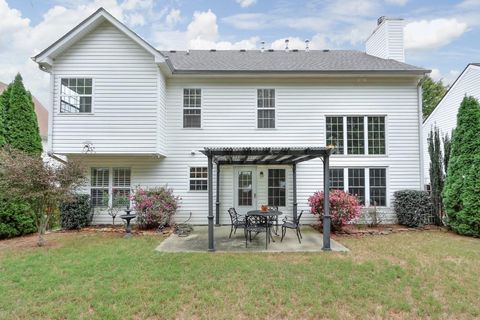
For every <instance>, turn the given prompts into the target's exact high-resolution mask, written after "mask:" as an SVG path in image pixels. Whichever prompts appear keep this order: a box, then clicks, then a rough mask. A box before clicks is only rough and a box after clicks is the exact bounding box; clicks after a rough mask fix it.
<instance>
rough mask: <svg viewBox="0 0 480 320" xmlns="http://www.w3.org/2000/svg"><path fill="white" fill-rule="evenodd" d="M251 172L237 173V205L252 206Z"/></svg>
mask: <svg viewBox="0 0 480 320" xmlns="http://www.w3.org/2000/svg"><path fill="white" fill-rule="evenodd" d="M252 191H253V186H252V172H251V171H240V172H239V173H238V205H239V206H251V205H252V203H253V202H252V200H253V197H252Z"/></svg>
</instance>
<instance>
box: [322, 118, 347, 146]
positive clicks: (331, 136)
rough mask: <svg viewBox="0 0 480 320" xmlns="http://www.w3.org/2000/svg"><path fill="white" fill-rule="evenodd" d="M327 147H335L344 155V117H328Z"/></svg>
mask: <svg viewBox="0 0 480 320" xmlns="http://www.w3.org/2000/svg"><path fill="white" fill-rule="evenodd" d="M326 123H327V146H329V145H334V146H335V148H336V152H337V154H343V117H327V119H326Z"/></svg>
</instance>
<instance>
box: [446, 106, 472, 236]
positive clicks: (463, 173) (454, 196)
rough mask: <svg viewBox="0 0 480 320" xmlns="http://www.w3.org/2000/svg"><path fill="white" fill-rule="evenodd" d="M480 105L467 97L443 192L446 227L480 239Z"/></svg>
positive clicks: (456, 130) (454, 133)
mask: <svg viewBox="0 0 480 320" xmlns="http://www.w3.org/2000/svg"><path fill="white" fill-rule="evenodd" d="M479 155H480V104H479V102H478V101H477V100H476V99H475V98H473V97H465V98H464V99H463V101H462V104H461V105H460V109H459V110H458V115H457V127H456V128H455V130H454V132H453V136H452V142H451V151H450V160H449V161H448V168H447V177H446V179H445V186H444V188H443V193H442V196H443V203H444V205H445V211H446V213H447V225H448V226H449V227H450V228H451V229H452V230H453V231H455V232H458V233H460V234H463V235H469V236H477V237H480V211H479V206H478V205H479V204H480V174H479V170H480V156H479Z"/></svg>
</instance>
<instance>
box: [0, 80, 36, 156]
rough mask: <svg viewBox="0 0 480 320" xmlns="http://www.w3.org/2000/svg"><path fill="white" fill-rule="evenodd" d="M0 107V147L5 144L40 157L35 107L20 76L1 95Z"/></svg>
mask: <svg viewBox="0 0 480 320" xmlns="http://www.w3.org/2000/svg"><path fill="white" fill-rule="evenodd" d="M0 105H1V107H0V110H1V113H2V116H1V118H0V120H1V121H2V124H1V125H0V130H1V134H0V136H1V137H2V138H0V145H4V144H6V145H9V146H10V147H12V148H14V149H18V150H22V151H24V152H26V153H28V154H31V155H40V154H41V152H42V139H41V137H40V131H39V129H38V122H37V116H36V114H35V106H34V104H33V100H32V95H31V94H30V92H28V91H27V90H26V89H25V87H24V86H23V80H22V76H21V75H20V74H17V76H16V77H15V80H14V81H13V82H12V83H11V84H10V85H9V86H8V88H7V90H5V91H4V92H3V93H2V95H1V97H0Z"/></svg>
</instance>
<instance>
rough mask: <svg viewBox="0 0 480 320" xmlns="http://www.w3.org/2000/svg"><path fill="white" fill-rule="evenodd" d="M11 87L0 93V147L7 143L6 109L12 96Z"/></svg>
mask: <svg viewBox="0 0 480 320" xmlns="http://www.w3.org/2000/svg"><path fill="white" fill-rule="evenodd" d="M9 89H10V87H7V88H5V90H4V91H3V92H2V94H0V148H1V147H3V146H4V145H5V111H6V109H7V106H8V98H9V97H10V92H9Z"/></svg>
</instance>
